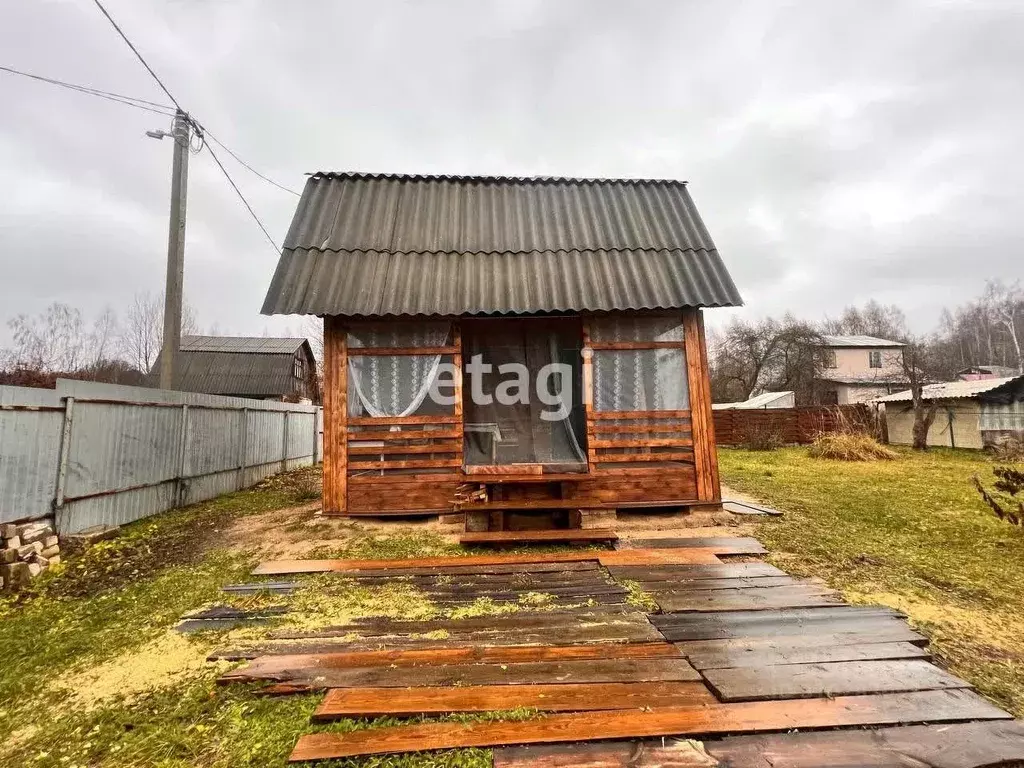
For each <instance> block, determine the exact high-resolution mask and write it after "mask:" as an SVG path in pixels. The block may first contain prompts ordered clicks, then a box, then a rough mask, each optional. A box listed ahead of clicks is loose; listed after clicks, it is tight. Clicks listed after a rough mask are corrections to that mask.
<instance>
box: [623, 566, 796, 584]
mask: <svg viewBox="0 0 1024 768" xmlns="http://www.w3.org/2000/svg"><path fill="white" fill-rule="evenodd" d="M608 572H609V573H611V575H612V576H614V577H616V578H621V579H630V580H632V581H642V582H654V581H670V582H675V583H684V582H689V581H699V580H702V579H739V578H751V577H764V576H789V574H787V573H786V572H785V571H782V570H780V569H778V568H776V567H775V566H774V565H769V564H768V563H719V564H714V563H712V564H706V565H657V564H654V565H648V566H644V565H640V566H626V565H609V566H608Z"/></svg>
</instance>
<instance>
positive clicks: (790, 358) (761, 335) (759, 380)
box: [711, 315, 824, 402]
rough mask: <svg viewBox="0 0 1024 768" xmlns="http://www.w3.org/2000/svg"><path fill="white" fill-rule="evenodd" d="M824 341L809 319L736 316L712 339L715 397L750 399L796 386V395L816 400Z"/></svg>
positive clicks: (720, 398)
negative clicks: (743, 319) (759, 318)
mask: <svg viewBox="0 0 1024 768" xmlns="http://www.w3.org/2000/svg"><path fill="white" fill-rule="evenodd" d="M823 341H824V340H823V338H822V337H821V334H819V333H818V332H817V330H815V329H814V328H813V327H812V326H811V325H810V324H809V323H805V322H802V321H799V320H797V319H796V318H794V317H793V316H792V315H786V316H785V317H783V318H782V319H781V320H778V319H775V318H765V319H763V320H759V321H756V322H746V321H742V320H734V321H733V322H732V323H730V324H729V325H728V326H727V327H726V329H725V331H724V332H723V333H722V334H720V335H718V336H716V337H715V339H714V341H713V345H712V358H713V359H712V370H711V386H712V395H713V397H714V399H715V400H716V401H718V402H726V401H736V400H747V399H749V398H750V397H752V396H753V395H755V394H758V393H760V392H767V391H776V390H792V391H793V392H795V393H796V397H797V399H798V400H800V401H802V402H807V401H809V400H812V399H813V389H814V382H815V379H816V377H817V376H818V374H819V372H820V370H821V364H822V359H821V355H820V349H821V345H822V343H823Z"/></svg>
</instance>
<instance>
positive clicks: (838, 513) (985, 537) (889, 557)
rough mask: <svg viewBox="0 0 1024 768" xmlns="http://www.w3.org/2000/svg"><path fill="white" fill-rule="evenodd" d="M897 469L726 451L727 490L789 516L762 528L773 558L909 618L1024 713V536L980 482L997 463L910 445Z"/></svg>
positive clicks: (795, 452) (781, 453) (792, 453)
mask: <svg viewBox="0 0 1024 768" xmlns="http://www.w3.org/2000/svg"><path fill="white" fill-rule="evenodd" d="M899 453H900V458H899V459H898V460H897V461H876V462H840V461H830V460H823V459H813V458H810V457H809V456H808V455H807V449H806V448H785V449H781V450H777V451H771V452H751V451H746V450H741V449H722V450H721V451H720V452H719V456H720V462H721V470H722V482H723V483H725V484H727V485H728V486H730V487H732V488H735V489H736V490H738V491H741V492H745V493H748V494H751V495H753V496H756V497H758V498H760V499H763V500H764V501H766V502H768V503H769V504H771V505H772V506H774V507H776V508H778V509H780V510H782V511H784V512H785V515H784V516H783V517H781V518H771V519H767V520H766V521H765V522H764V523H762V524H761V525H760V526H759V527H758V531H757V535H758V537H759V538H760V539H761V540H762V541H763V542H764V543H765V545H767V546H768V547H769V549H771V550H772V552H773V554H772V557H771V559H772V560H774V562H775V563H776V564H777V565H778V566H779V567H782V568H785V569H786V570H788V571H790V572H791V573H794V574H800V575H805V576H817V577H819V578H821V579H823V580H825V581H826V582H827V583H828V584H829V585H830V586H832V587H836V588H838V589H841V590H842V592H843V594H844V595H845V597H846V598H847V599H849V600H851V601H854V602H870V603H881V604H884V605H889V606H892V607H893V608H897V609H899V610H902V611H904V612H906V613H907V614H908V615H909V616H910V617H911V619H912V621H913V623H914V624H915V625H916V626H917V627H918V628H920V629H921V630H922V631H923V632H924V633H925V634H927V635H928V636H929V637H930V638H931V641H932V649H933V651H934V652H935V653H936V654H937V655H938V656H939V657H940V659H941V660H942V662H943V663H944V664H945V665H946V666H948V667H949V668H950V670H951V671H952V672H954V673H955V674H957V675H960V676H961V677H963V678H965V679H966V680H968V681H970V682H971V683H973V684H974V685H975V686H977V688H978V689H979V690H980V691H981V692H982V693H983V694H985V695H986V696H988V697H989V698H991V699H993V700H994V701H995V702H997V703H998V704H1000V705H1001V706H1003V707H1005V708H1006V709H1008V710H1009V711H1011V712H1012V713H1013V714H1014V715H1016V716H1017V717H1024V530H1022V529H1020V528H1015V527H1014V526H1011V525H1009V524H1008V523H1005V522H1002V521H1000V520H998V519H996V518H995V516H994V515H993V514H992V513H991V512H990V511H989V510H988V508H987V507H986V506H985V505H984V503H983V502H982V501H981V499H980V497H979V496H978V494H977V492H976V491H975V489H974V488H973V486H972V485H971V477H972V475H974V474H975V473H977V474H978V475H979V476H981V478H982V480H983V481H984V482H985V483H986V484H987V485H991V477H992V467H993V466H994V464H993V462H992V461H991V460H990V459H988V458H987V457H985V456H983V455H981V454H979V453H976V452H971V451H954V450H950V449H932V450H930V451H928V452H927V453H924V454H918V453H914V452H913V451H910V450H908V449H900V450H899Z"/></svg>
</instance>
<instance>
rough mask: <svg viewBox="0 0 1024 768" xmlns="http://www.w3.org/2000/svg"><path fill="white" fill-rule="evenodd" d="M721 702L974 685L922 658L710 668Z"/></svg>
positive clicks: (711, 681)
mask: <svg viewBox="0 0 1024 768" xmlns="http://www.w3.org/2000/svg"><path fill="white" fill-rule="evenodd" d="M703 674H704V679H705V680H706V681H707V683H708V685H710V686H711V688H712V690H713V691H714V692H715V695H716V696H718V698H719V699H721V700H722V701H766V700H769V699H801V698H817V697H820V696H853V695H858V694H868V693H896V692H900V691H928V690H937V689H941V688H968V687H970V684H969V683H967V682H966V681H964V680H961V679H960V678H959V677H954V676H953V675H951V674H949V673H948V672H946V671H945V670H943V669H939V668H938V667H937V666H935V665H934V664H931V663H930V662H927V661H924V660H922V659H900V660H895V661H838V662H827V663H818V664H777V665H774V666H770V667H737V668H731V669H705V670H704V672H703Z"/></svg>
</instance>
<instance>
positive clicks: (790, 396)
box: [711, 392, 796, 411]
mask: <svg viewBox="0 0 1024 768" xmlns="http://www.w3.org/2000/svg"><path fill="white" fill-rule="evenodd" d="M711 407H712V408H714V409H715V410H716V411H726V410H732V409H735V410H740V411H750V410H759V409H768V408H795V407H796V393H794V392H764V393H762V394H760V395H757V396H755V397H752V398H750V399H749V400H743V401H741V402H738V403H715V404H714V405H713V406H711Z"/></svg>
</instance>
